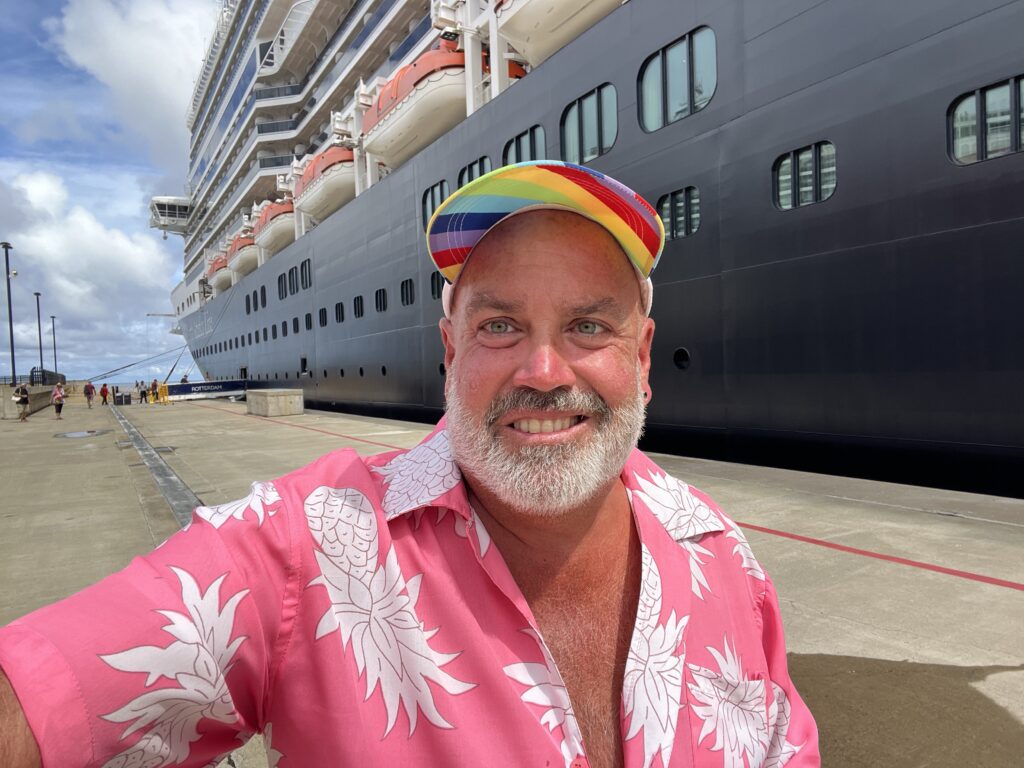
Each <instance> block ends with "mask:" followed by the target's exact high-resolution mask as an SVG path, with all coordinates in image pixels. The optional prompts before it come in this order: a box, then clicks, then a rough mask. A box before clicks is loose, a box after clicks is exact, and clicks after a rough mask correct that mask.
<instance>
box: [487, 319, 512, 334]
mask: <svg viewBox="0 0 1024 768" xmlns="http://www.w3.org/2000/svg"><path fill="white" fill-rule="evenodd" d="M484 330H486V331H487V332H488V333H495V334H502V333H508V332H509V331H510V330H512V326H511V325H509V324H508V323H507V322H506V321H505V320H490V321H488V322H487V323H484Z"/></svg>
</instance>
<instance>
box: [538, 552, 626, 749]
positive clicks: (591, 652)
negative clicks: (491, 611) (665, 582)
mask: <svg viewBox="0 0 1024 768" xmlns="http://www.w3.org/2000/svg"><path fill="white" fill-rule="evenodd" d="M632 559H633V558H630V561H631V560H632ZM637 559H638V558H637ZM623 565H625V566H626V567H625V568H621V567H620V568H615V569H611V571H610V573H609V574H608V575H607V578H604V579H601V580H600V581H598V582H595V583H592V584H589V585H585V586H583V587H582V588H581V587H580V586H579V585H578V584H577V585H572V586H559V585H556V586H554V587H553V588H551V589H548V590H545V591H544V592H543V594H538V595H534V596H533V599H532V600H531V599H530V597H529V596H527V600H528V601H529V603H530V608H531V610H532V611H533V614H534V617H535V618H536V620H537V624H538V626H539V627H540V631H541V634H542V635H543V637H544V640H545V642H546V643H547V646H548V648H549V650H550V651H551V655H552V656H553V657H554V659H555V664H556V665H557V666H558V671H559V672H560V673H561V675H562V679H563V681H564V682H565V686H566V688H567V689H568V692H569V698H570V700H571V701H572V704H573V709H574V711H575V713H576V719H577V721H578V722H579V725H580V730H581V732H582V734H583V744H584V748H585V749H586V751H587V758H588V760H589V762H590V765H591V766H592V768H617V767H618V766H622V764H623V761H622V732H621V726H620V717H619V712H620V706H621V703H622V678H623V674H624V671H625V666H626V656H627V655H628V653H629V643H630V639H631V638H632V633H633V624H634V622H635V619H636V605H637V599H638V596H639V588H640V568H639V562H637V563H636V564H633V563H632V562H628V563H625V564H623Z"/></svg>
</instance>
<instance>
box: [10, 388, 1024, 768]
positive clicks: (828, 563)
mask: <svg viewBox="0 0 1024 768" xmlns="http://www.w3.org/2000/svg"><path fill="white" fill-rule="evenodd" d="M117 411H118V412H119V414H120V418H121V419H124V420H127V421H128V422H130V424H131V425H133V427H134V428H135V430H137V432H138V434H139V436H140V437H141V442H140V440H139V439H136V440H135V442H133V441H132V440H131V439H130V436H129V434H128V433H127V432H126V431H125V428H124V427H123V425H122V421H120V420H119V417H118V414H116V413H115V411H114V409H112V408H106V407H101V406H98V405H97V406H94V407H93V408H92V409H91V410H89V409H87V408H86V406H85V402H84V400H82V399H80V398H72V399H71V400H70V401H69V403H68V405H66V406H65V408H64V418H63V419H62V420H60V421H57V420H55V419H54V416H53V411H52V409H47V410H44V411H41V412H39V413H37V414H35V415H33V416H32V417H31V418H30V419H29V421H28V423H26V424H19V423H18V422H17V421H16V420H4V421H0V490H2V494H3V499H4V502H5V503H4V505H3V508H2V509H0V625H2V624H4V623H6V622H8V621H10V620H12V619H14V618H16V617H17V616H19V615H21V614H23V613H26V612H28V611H31V610H33V609H35V608H37V607H38V606H40V605H43V604H45V603H47V602H50V601H52V600H56V599H59V598H61V597H63V596H65V595H67V594H70V593H71V592H74V591H76V590H78V589H80V588H82V587H84V586H86V585H88V584H90V583H92V582H93V581H95V580H97V579H99V578H101V577H102V576H104V575H106V574H107V573H110V572H111V571H113V570H116V569H118V568H120V567H122V566H123V565H125V564H126V563H127V562H128V561H129V560H130V559H131V558H132V557H133V556H135V555H136V554H140V553H143V552H146V551H148V550H149V549H151V548H153V547H154V546H155V545H157V544H159V543H160V542H161V541H163V540H164V539H165V538H166V537H167V536H169V535H170V534H171V533H173V532H174V531H175V530H177V528H178V526H179V520H180V519H181V516H182V513H181V509H182V508H183V505H184V506H185V508H187V504H188V502H189V499H190V498H198V499H199V500H201V501H202V503H204V504H217V503H220V502H224V501H229V500H232V499H235V498H239V497H241V496H243V495H244V494H245V493H246V492H247V491H248V488H249V484H250V483H251V482H252V481H253V480H259V479H270V478H273V477H276V476H278V475H281V474H283V473H285V472H287V471H288V470H290V469H293V468H295V467H299V466H301V465H303V464H305V463H308V462H309V461H311V460H313V459H314V458H316V457H318V456H320V455H322V454H324V453H327V452H328V451H331V450H334V449H336V448H339V447H352V448H354V449H355V450H357V451H359V452H360V453H363V454H371V453H376V452H378V451H382V450H388V449H390V448H393V447H411V446H413V445H415V444H416V443H417V442H419V440H420V439H421V438H422V437H423V436H424V435H425V434H426V433H427V432H428V431H429V428H428V427H427V426H425V425H422V424H414V423H408V422H397V421H389V420H384V419H377V418H368V417H362V416H350V415H345V414H338V413H328V412H323V411H306V412H305V414H303V415H301V416H291V417H284V418H277V419H267V418H260V417H255V416H248V415H246V413H245V405H244V404H242V403H232V402H227V401H193V402H188V403H176V404H173V405H167V406H157V405H134V406H129V407H124V408H119V409H117ZM62 433H86V434H82V435H80V436H68V437H62V436H59V435H60V434H62ZM140 445H141V449H142V452H141V453H140ZM653 458H654V460H655V461H657V462H658V463H659V464H661V466H663V467H664V468H665V469H666V470H668V471H670V472H672V473H673V474H675V475H676V476H677V477H679V478H680V479H682V480H684V481H686V482H688V483H691V484H692V485H695V486H697V487H698V488H701V489H702V490H704V491H706V492H708V493H709V494H711V495H712V496H713V497H714V498H715V499H716V500H717V501H718V503H719V504H720V505H721V506H722V507H723V508H724V509H725V510H726V511H727V512H728V513H729V514H730V515H731V516H732V517H733V518H734V519H735V520H737V521H738V522H740V523H741V524H742V525H743V526H744V528H745V530H746V533H747V536H748V538H749V539H750V542H751V545H752V546H753V548H754V551H755V553H756V554H757V555H758V558H759V559H760V561H761V562H762V564H763V565H764V567H765V569H766V570H767V571H768V573H769V574H771V576H772V578H773V579H774V581H775V584H776V586H777V589H778V592H779V595H780V599H781V604H782V611H783V616H784V620H785V626H786V632H787V641H788V648H789V651H790V657H789V660H790V670H791V674H792V677H793V679H794V680H795V682H796V685H797V687H798V689H799V690H800V691H801V693H802V694H803V696H804V698H805V699H806V701H807V702H808V704H809V706H810V707H811V710H812V712H814V714H815V716H816V718H817V721H818V727H819V729H820V733H821V743H822V755H823V764H824V765H826V766H872V768H875V767H876V766H883V765H884V766H929V768H935V767H937V766H950V767H952V766H958V767H959V766H966V765H970V766H986V767H991V768H999V767H1000V766H1007V768H1009V767H1010V766H1014V767H1016V766H1019V765H1020V764H1021V755H1024V501H1022V500H1020V499H1010V498H1001V497H995V496H984V495H978V494H966V493H957V492H950V491H940V490H932V489H925V488H919V487H913V486H905V485H897V484H892V483H878V482H873V481H867V480H857V479H848V478H839V477H831V476H823V475H815V474H810V473H802V472H795V471H789V470H779V469H766V468H760V467H751V466H745V465H739V464H729V463H724V462H716V461H708V460H699V459H688V458H682V457H675V456H666V455H662V454H656V455H653ZM147 462H148V463H147ZM154 465H163V469H162V470H160V471H162V472H163V473H164V474H163V475H160V474H159V472H158V473H157V475H156V476H154V473H153V471H152V467H153V466H154ZM168 478H170V480H172V481H173V482H169V481H168ZM179 481H180V482H179ZM165 493H166V495H165ZM176 512H177V517H176V515H175V513H176ZM254 742H257V743H254V744H251V745H250V746H249V747H247V748H246V749H245V750H243V751H242V752H240V753H238V754H237V755H236V756H235V757H233V758H232V762H231V764H233V765H237V766H239V768H241V767H242V766H256V765H265V761H264V759H263V758H262V755H261V747H260V745H259V743H258V742H259V740H258V739H256V740H254Z"/></svg>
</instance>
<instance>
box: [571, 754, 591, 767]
mask: <svg viewBox="0 0 1024 768" xmlns="http://www.w3.org/2000/svg"><path fill="white" fill-rule="evenodd" d="M570 768H590V763H588V762H587V759H586V758H585V757H577V758H576V759H575V760H573V761H572V764H571V766H570Z"/></svg>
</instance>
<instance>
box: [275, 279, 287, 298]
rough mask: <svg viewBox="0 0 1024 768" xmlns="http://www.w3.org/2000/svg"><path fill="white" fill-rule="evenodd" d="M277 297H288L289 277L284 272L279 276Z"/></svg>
mask: <svg viewBox="0 0 1024 768" xmlns="http://www.w3.org/2000/svg"><path fill="white" fill-rule="evenodd" d="M277 298H279V299H282V300H283V299H287V298H288V278H287V277H286V276H285V275H284V274H280V275H278V276H277Z"/></svg>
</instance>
